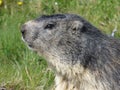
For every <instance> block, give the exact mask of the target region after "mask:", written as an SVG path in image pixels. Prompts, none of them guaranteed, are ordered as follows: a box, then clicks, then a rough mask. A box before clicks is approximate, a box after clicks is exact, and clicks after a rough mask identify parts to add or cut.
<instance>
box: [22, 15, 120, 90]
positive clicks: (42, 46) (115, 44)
mask: <svg viewBox="0 0 120 90" xmlns="http://www.w3.org/2000/svg"><path fill="white" fill-rule="evenodd" d="M21 33H22V36H23V39H24V41H25V42H26V43H27V45H28V46H29V47H30V48H31V49H32V50H33V51H36V52H38V53H39V54H40V55H42V56H44V57H45V58H46V60H47V62H48V63H49V65H50V67H51V68H52V69H53V70H54V71H55V75H56V77H55V90H120V40H118V39H115V38H113V37H108V36H107V35H105V34H103V33H102V32H101V31H100V30H99V29H98V28H96V27H95V26H93V25H92V24H91V23H89V22H88V21H87V20H85V19H83V18H82V17H81V16H78V15H74V14H54V15H43V16H41V17H39V18H37V19H35V20H31V21H28V22H26V23H25V24H24V25H23V26H22V29H21Z"/></svg>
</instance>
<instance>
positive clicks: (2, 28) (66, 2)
mask: <svg viewBox="0 0 120 90" xmlns="http://www.w3.org/2000/svg"><path fill="white" fill-rule="evenodd" d="M54 13H74V14H78V15H81V16H82V17H84V18H86V19H87V20H88V21H90V22H92V24H93V25H95V26H96V27H98V28H99V29H100V30H102V32H104V33H106V34H108V35H110V34H111V32H112V30H113V29H114V28H115V27H116V28H117V30H118V31H117V33H116V34H115V37H117V38H119V37H120V31H119V29H120V24H119V23H120V0H22V1H20V0H0V88H6V89H7V90H49V89H50V88H51V87H52V85H53V81H54V74H53V72H52V71H50V70H49V69H48V67H47V63H46V61H45V60H44V58H43V57H39V56H38V55H36V54H35V53H34V52H32V51H30V50H29V49H28V48H27V47H26V45H25V44H24V43H23V41H22V40H21V34H20V26H21V25H22V24H23V23H24V22H26V21H28V20H30V19H34V18H37V17H38V16H40V15H42V14H54Z"/></svg>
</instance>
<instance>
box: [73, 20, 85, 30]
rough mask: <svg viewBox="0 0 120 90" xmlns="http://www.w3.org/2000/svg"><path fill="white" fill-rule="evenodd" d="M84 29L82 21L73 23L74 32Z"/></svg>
mask: <svg viewBox="0 0 120 90" xmlns="http://www.w3.org/2000/svg"><path fill="white" fill-rule="evenodd" d="M82 27H83V23H82V22H80V21H73V22H72V30H74V31H76V30H79V29H81V28H82Z"/></svg>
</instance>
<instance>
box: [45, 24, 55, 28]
mask: <svg viewBox="0 0 120 90" xmlns="http://www.w3.org/2000/svg"><path fill="white" fill-rule="evenodd" d="M54 27H55V24H47V25H46V26H45V29H53V28H54Z"/></svg>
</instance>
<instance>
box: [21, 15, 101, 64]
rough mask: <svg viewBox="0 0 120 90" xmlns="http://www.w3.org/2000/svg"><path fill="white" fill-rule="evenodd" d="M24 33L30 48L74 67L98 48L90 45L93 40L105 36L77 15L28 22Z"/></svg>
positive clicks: (42, 18) (45, 17)
mask: <svg viewBox="0 0 120 90" xmlns="http://www.w3.org/2000/svg"><path fill="white" fill-rule="evenodd" d="M21 33H22V36H23V39H24V41H25V42H26V43H27V45H28V46H29V47H30V48H31V49H32V50H34V51H37V52H38V53H40V54H41V55H43V56H45V57H46V59H50V58H51V57H52V56H53V57H54V58H55V57H57V59H58V57H59V59H60V61H62V62H67V63H70V64H75V63H76V62H78V61H79V60H78V59H80V58H81V59H82V57H83V53H84V52H86V51H85V49H86V48H89V47H90V48H91V49H92V47H94V45H93V46H92V44H91V46H87V44H88V41H89V40H93V42H94V41H95V40H97V38H100V37H101V35H102V34H101V32H100V31H99V30H98V29H97V28H95V27H94V26H92V25H91V24H90V23H89V22H87V21H86V20H84V19H83V18H81V17H80V16H77V15H73V14H55V15H50V16H49V15H48V16H45V15H44V16H41V17H40V18H37V19H35V20H32V21H28V22H26V23H25V24H24V25H23V26H22V29H21ZM88 39H89V40H88ZM99 40H100V39H99ZM88 53H89V52H88ZM79 62H81V61H79Z"/></svg>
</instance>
